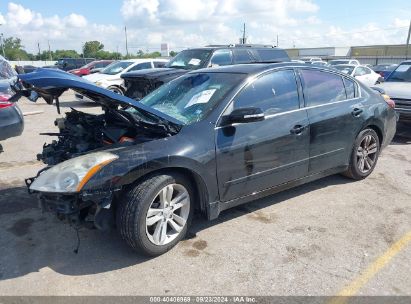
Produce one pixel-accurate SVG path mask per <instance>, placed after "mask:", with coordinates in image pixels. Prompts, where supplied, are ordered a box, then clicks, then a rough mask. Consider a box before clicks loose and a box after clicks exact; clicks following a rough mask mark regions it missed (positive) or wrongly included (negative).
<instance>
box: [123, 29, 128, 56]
mask: <svg viewBox="0 0 411 304" xmlns="http://www.w3.org/2000/svg"><path fill="white" fill-rule="evenodd" d="M124 34H125V36H126V54H127V57H128V41H127V27H126V26H124Z"/></svg>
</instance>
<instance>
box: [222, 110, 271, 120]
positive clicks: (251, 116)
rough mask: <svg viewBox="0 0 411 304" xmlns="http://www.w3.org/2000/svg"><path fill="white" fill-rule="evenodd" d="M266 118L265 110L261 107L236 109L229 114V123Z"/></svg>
mask: <svg viewBox="0 0 411 304" xmlns="http://www.w3.org/2000/svg"><path fill="white" fill-rule="evenodd" d="M262 120H264V112H263V110H261V109H260V108H240V109H235V110H234V111H232V112H231V114H229V115H228V116H227V123H248V122H255V121H262Z"/></svg>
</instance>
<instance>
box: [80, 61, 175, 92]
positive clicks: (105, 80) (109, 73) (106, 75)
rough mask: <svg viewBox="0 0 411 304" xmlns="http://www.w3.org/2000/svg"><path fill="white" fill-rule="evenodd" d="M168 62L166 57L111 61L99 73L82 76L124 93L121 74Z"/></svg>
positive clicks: (157, 66) (162, 65)
mask: <svg viewBox="0 0 411 304" xmlns="http://www.w3.org/2000/svg"><path fill="white" fill-rule="evenodd" d="M167 62H168V60H167V59H127V60H121V61H116V62H113V63H112V64H110V65H108V66H107V67H105V68H104V69H103V70H101V71H100V73H95V74H90V75H87V76H84V77H83V78H84V79H86V80H88V81H91V82H93V83H94V84H96V85H98V86H100V87H102V88H105V89H108V90H110V91H113V92H114V93H118V94H121V95H124V80H123V79H122V78H121V77H120V76H121V74H123V73H126V72H131V71H138V70H144V69H152V68H161V67H164V65H165V64H166V63H167Z"/></svg>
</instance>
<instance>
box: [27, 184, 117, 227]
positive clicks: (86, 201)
mask: <svg viewBox="0 0 411 304" xmlns="http://www.w3.org/2000/svg"><path fill="white" fill-rule="evenodd" d="M35 179H36V177H33V178H28V179H26V185H27V188H28V192H29V193H30V194H32V195H37V198H38V201H39V207H40V208H41V210H42V211H43V212H48V213H53V214H54V215H55V216H56V217H57V218H58V219H59V220H61V221H63V222H66V223H68V224H70V225H73V226H76V227H79V226H85V227H88V228H94V227H96V228H97V229H99V230H103V231H107V230H111V229H112V228H114V223H115V220H114V206H113V204H112V203H113V200H114V197H115V196H116V193H117V192H118V191H120V190H121V189H120V188H118V189H108V190H98V191H96V190H94V191H83V192H80V193H43V192H36V191H32V190H30V184H31V183H32V182H33V181H34V180H35Z"/></svg>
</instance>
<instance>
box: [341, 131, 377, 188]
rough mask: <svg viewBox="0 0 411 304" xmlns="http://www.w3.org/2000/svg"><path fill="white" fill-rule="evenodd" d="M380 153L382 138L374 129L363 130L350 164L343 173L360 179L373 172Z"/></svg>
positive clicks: (355, 145)
mask: <svg viewBox="0 0 411 304" xmlns="http://www.w3.org/2000/svg"><path fill="white" fill-rule="evenodd" d="M379 154H380V140H379V138H378V135H377V133H376V132H375V131H374V130H373V129H364V130H362V131H361V132H360V133H359V134H358V136H357V138H356V139H355V142H354V147H353V150H352V152H351V158H350V164H349V167H348V169H347V171H345V172H344V173H343V174H344V175H345V176H347V177H349V178H352V179H355V180H360V179H364V178H366V177H367V176H368V175H370V174H371V173H372V171H373V170H374V168H375V165H376V164H377V160H378V156H379Z"/></svg>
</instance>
